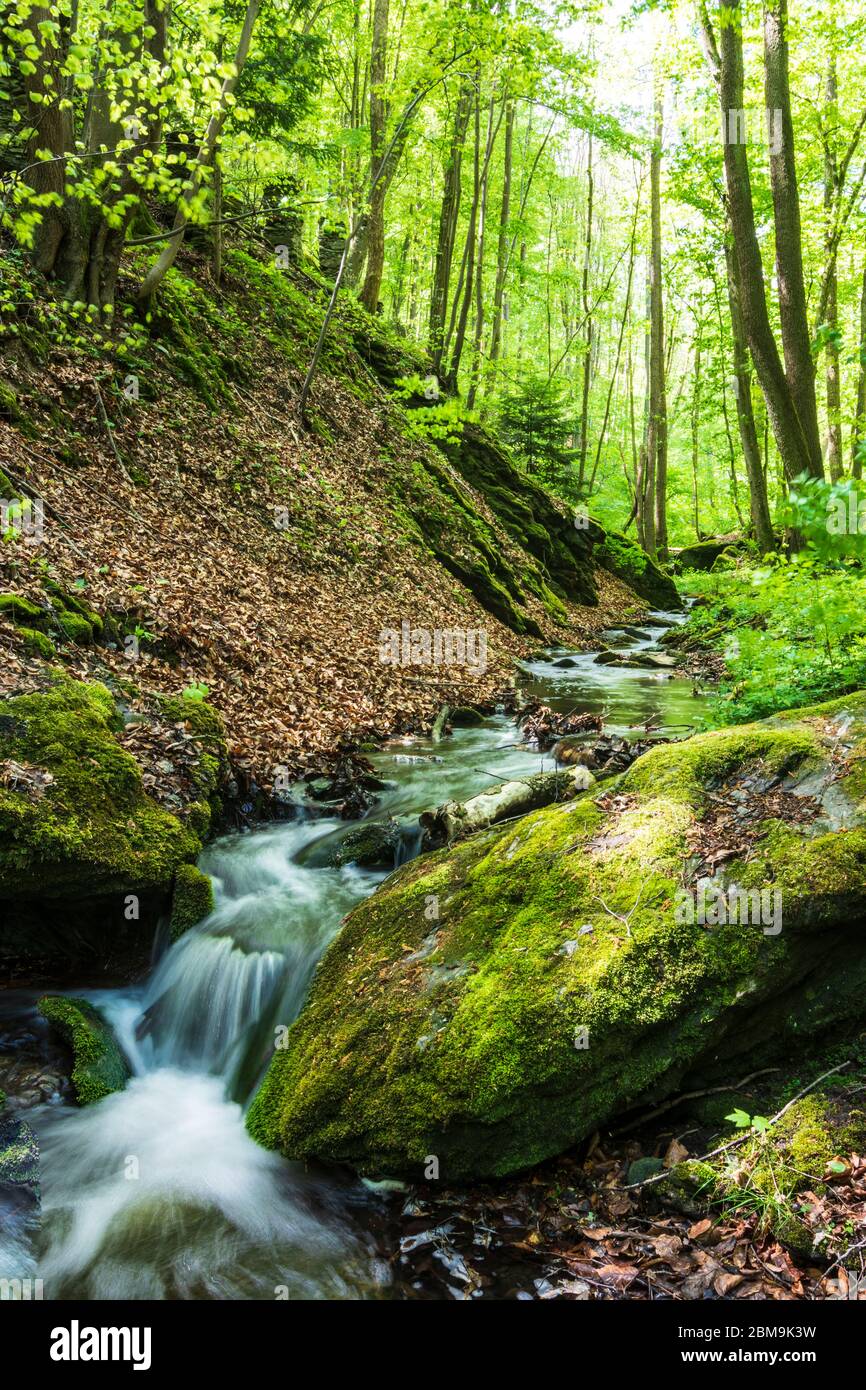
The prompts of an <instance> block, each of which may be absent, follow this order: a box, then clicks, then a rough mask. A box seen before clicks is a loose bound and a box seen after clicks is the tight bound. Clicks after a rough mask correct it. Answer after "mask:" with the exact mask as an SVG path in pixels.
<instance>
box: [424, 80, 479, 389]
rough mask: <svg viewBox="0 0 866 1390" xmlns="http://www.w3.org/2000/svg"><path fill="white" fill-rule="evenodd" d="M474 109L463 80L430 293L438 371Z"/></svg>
mask: <svg viewBox="0 0 866 1390" xmlns="http://www.w3.org/2000/svg"><path fill="white" fill-rule="evenodd" d="M471 109H472V88H471V86H470V85H469V84H468V83H465V82H464V83H463V84H462V85H461V87H460V91H459V93H458V96H457V104H456V106H455V109H454V125H453V129H452V133H451V144H450V148H449V151H448V162H447V164H446V166H445V183H444V188H443V192H442V204H441V207H440V209H439V232H438V236H437V239H436V255H435V260H434V265H433V288H432V292H431V295H430V337H429V346H430V355H431V357H432V358H433V365H434V367H435V369H436V372H437V373H439V372H441V370H442V353H443V349H444V346H445V315H446V313H447V311H448V287H449V285H450V283H451V268H452V264H453V260H454V243H455V240H456V236H457V219H458V216H459V213H460V191H461V173H462V166H463V146H464V144H465V141H466V129H467V126H468V125H469V113H470V111H471Z"/></svg>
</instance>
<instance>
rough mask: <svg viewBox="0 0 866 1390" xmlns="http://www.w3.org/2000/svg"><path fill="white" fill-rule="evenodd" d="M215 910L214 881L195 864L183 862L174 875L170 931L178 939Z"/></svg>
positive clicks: (173, 939) (173, 938)
mask: <svg viewBox="0 0 866 1390" xmlns="http://www.w3.org/2000/svg"><path fill="white" fill-rule="evenodd" d="M213 910H214V892H213V883H212V882H211V880H210V877H209V876H208V874H203V873H202V872H201V870H200V869H197V868H196V866H195V864H181V866H180V868H179V869H178V870H177V873H176V874H175V876H174V892H173V894H172V899H171V921H170V924H169V932H170V935H171V939H172V941H177V940H178V939H179V937H181V936H183V934H184V932H188V931H189V929H190V927H195V926H198V924H199V922H202V921H204V919H205V917H209V916H210V914H211V913H212V912H213Z"/></svg>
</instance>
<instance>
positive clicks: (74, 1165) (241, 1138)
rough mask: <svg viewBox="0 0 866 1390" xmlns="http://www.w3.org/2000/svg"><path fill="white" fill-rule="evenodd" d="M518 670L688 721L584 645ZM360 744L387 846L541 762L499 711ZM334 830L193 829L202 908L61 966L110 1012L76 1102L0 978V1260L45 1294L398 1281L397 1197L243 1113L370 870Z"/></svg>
mask: <svg viewBox="0 0 866 1390" xmlns="http://www.w3.org/2000/svg"><path fill="white" fill-rule="evenodd" d="M677 616H678V615H661V622H662V623H670V622H673V621H676V620H677ZM661 630H662V628H661V627H660V626H659V627H656V628H647V629H646V635H644V636H640V635H634V634H632V635H629V634H626V633H623V632H619V633H612V634H609V640H610V645H612V646H616V647H621V648H622V649H623V651H624V652H629V651H632V652H633V651H635V650H642V649H647V648H649V647H650V646H651V645H652V643H653V641H654V637H657V636H658V635H659V633H660V632H661ZM521 688H522V689H523V690H524V692H525V693H526V694H527V695H529V696H531V697H536V698H541V699H543V700H544V702H545V703H547V704H549V705H550V706H551V707H552V708H554V709H555V710H557V711H559V712H567V711H571V710H581V711H591V712H595V713H599V714H603V715H604V718H605V724H606V728H607V729H608V731H610V732H613V733H618V734H625V735H628V733H629V731H639V732H641V733H642V732H643V731H644V729H645V727H646V726H652V727H653V728H657V729H658V730H659V731H660V732H661V731H664V730H668V731H669V732H670V733H671V735H672V736H676V737H679V736H684V735H686V734H687V733H688V732H689V731H690V730H692V729H694V728H695V727H696V726H698V725H699V723H700V720H701V708H702V706H701V700H700V698H699V697H697V696H695V694H694V693H693V691H692V686H691V682H687V681H683V680H680V679H677V678H672V677H671V675H670V674H669V673H667V672H661V671H652V670H647V669H641V668H639V667H629V668H623V667H620V666H614V665H603V664H598V663H596V662H595V659H594V654H592V653H583V654H578V653H570V652H565V651H550V652H546V653H538V654H536V657H535V659H533V660H532V661H530V662H529V663H527V664H526V666H525V668H524V672H523V675H522V677H521ZM373 761H374V763H375V764H376V768H377V772H378V773H379V775H380V777H381V778H382V779H383V781H384V782H385V784H386V785H385V788H384V790H383V791H382V792H381V795H380V799H379V802H378V804H377V805H376V806H375V807H374V808H373V810H372V811H371V812H370V816H369V819H371V820H376V821H387V820H388V818H393V819H394V821H396V825H397V831H398V833H397V835H396V838H395V842H394V843H395V851H394V853H395V861H400V860H404V859H406V858H408V857H411V856H412V855H413V854H414V853H415V852H416V851H417V848H418V844H419V840H420V835H419V833H418V831H417V817H418V815H419V813H420V812H421V811H423V810H425V809H428V808H430V807H432V806H436V805H437V804H439V803H441V802H443V801H445V800H447V799H465V798H467V797H469V796H472V795H475V794H477V793H478V792H480V791H482V790H484V789H485V788H488V787H490V786H493V785H495V784H496V783H497V782H501V781H507V780H509V779H512V778H522V777H526V776H528V775H529V774H531V773H535V772H538V771H539V769H540V768H541V767H544V768H546V769H549V768H552V766H553V761H552V757H551V754H550V753H539V752H537V751H534V750H533V749H532V748H531V747H530V746H527V745H526V744H524V743H522V742H521V741H520V735H519V731H518V730H517V729H516V726H515V724H514V721H513V718H512V717H510V716H508V715H507V714H505V713H504V712H502V713H499V714H494V715H491V716H488V717H484V718H482V719H480V720H479V721H478V722H476V723H474V724H472V725H471V726H467V727H457V728H455V730H454V732H453V733H452V734H449V735H446V736H445V737H443V738H441V739H439V740H438V741H435V742H434V741H433V740H418V739H416V740H409V739H406V740H400V741H397V742H394V743H393V744H391V745H389V746H386V747H385V748H383V749H382V750H380V751H379V752H377V753H376V754H374V755H373ZM353 829H355V830H357V826H354V827H353V826H352V825H351V824H349V825H347V823H346V822H338V821H335V820H331V819H328V818H327V817H321V818H318V819H298V820H294V821H291V822H285V823H280V824H273V825H269V826H265V827H263V828H261V829H259V830H257V831H254V832H251V833H246V834H243V835H231V836H227V837H224V838H222V839H221V840H218V841H216V842H214V843H213V844H212V845H211V846H210V847H209V848H208V849H207V850H206V851H205V853H204V855H203V856H202V858H201V861H200V867H201V868H203V869H204V870H206V871H207V872H208V873H209V874H210V875H211V876H212V878H213V881H214V886H215V890H216V906H215V909H214V911H213V912H212V913H211V914H210V915H209V916H208V917H207V918H206V919H205V920H204V921H203V922H202V923H200V924H199V925H198V926H195V927H193V928H191V929H190V930H189V931H187V932H186V933H185V934H184V935H182V936H181V937H180V939H178V940H177V941H175V942H174V944H172V945H171V946H170V948H168V949H165V946H163V948H162V952H161V954H159V953H158V954H157V958H156V959H155V963H154V966H153V969H152V971H151V972H150V974H149V975H148V976H147V978H145V979H144V980H142V981H140V982H139V983H136V984H133V985H129V984H124V985H123V986H120V987H118V988H113V989H105V988H99V989H94V988H91V987H90V986H91V985H92V983H93V982H92V980H88V979H86V978H83V979H80V980H78V979H76V980H74V981H70V982H69V988H68V989H67V990H66V991H65V992H66V993H68V994H69V995H70V996H77V997H80V998H83V999H85V1000H86V1001H88V1003H89V1004H90V1005H93V1006H95V1007H96V1008H97V1009H99V1010H100V1011H101V1014H102V1016H103V1017H104V1018H105V1019H106V1020H107V1021H108V1022H109V1023H110V1025H111V1027H112V1029H113V1031H114V1034H115V1036H116V1038H117V1039H118V1041H119V1044H120V1047H121V1049H122V1051H123V1053H124V1054H125V1057H126V1059H127V1061H128V1063H129V1067H130V1069H131V1077H130V1079H129V1080H128V1082H127V1084H126V1085H125V1087H124V1088H123V1089H121V1090H118V1091H116V1092H113V1093H111V1094H108V1095H106V1096H104V1098H102V1099H100V1100H98V1102H97V1103H95V1104H89V1105H76V1104H75V1103H74V1097H73V1093H72V1090H71V1088H70V1086H69V1084H68V1082H67V1081H66V1079H65V1076H64V1068H63V1065H62V1055H63V1054H62V1050H59V1045H58V1040H57V1037H56V1035H54V1036H52V1035H51V1034H50V1033H49V1028H48V1023H47V1022H46V1020H45V1018H43V1017H42V1016H41V1015H40V1013H39V1012H38V1011H37V1000H38V997H39V996H38V994H37V992H36V991H29V990H27V989H19V990H16V991H15V992H14V993H12V992H7V993H0V1088H2V1089H3V1090H5V1091H6V1092H7V1096H8V1099H7V1101H6V1106H5V1110H4V1114H5V1116H6V1117H7V1118H9V1117H10V1116H11V1117H12V1118H13V1119H14V1120H16V1121H21V1122H22V1123H24V1124H25V1125H26V1126H27V1130H26V1133H27V1134H29V1135H30V1141H31V1142H32V1146H33V1151H34V1153H35V1150H36V1148H38V1151H39V1177H38V1193H37V1188H36V1185H35V1184H34V1183H33V1182H32V1181H31V1182H30V1183H29V1184H23V1185H21V1187H20V1189H19V1190H18V1191H17V1192H13V1191H12V1188H11V1187H10V1186H9V1185H8V1184H7V1185H3V1184H0V1204H4V1205H3V1206H2V1209H0V1216H2V1218H3V1220H2V1222H0V1276H2V1277H5V1278H8V1279H14V1278H22V1279H23V1278H27V1277H37V1278H41V1279H42V1280H43V1283H44V1296H45V1297H46V1298H84V1299H122V1298H181V1299H186V1298H192V1299H208V1298H213V1299H221V1298H258V1299H273V1298H282V1297H288V1298H297V1297H305V1298H310V1297H313V1298H315V1297H318V1298H325V1299H334V1298H368V1297H372V1298H388V1297H394V1296H398V1297H399V1296H402V1295H404V1294H409V1295H410V1296H417V1288H411V1287H410V1283H409V1274H408V1266H407V1267H406V1272H405V1274H404V1272H403V1267H402V1266H401V1262H400V1259H399V1258H396V1259H395V1258H394V1257H395V1241H394V1236H395V1231H396V1230H397V1222H398V1214H399V1212H400V1210H401V1208H402V1205H403V1203H404V1201H405V1200H406V1199H405V1194H404V1195H400V1193H399V1191H395V1190H393V1189H392V1188H391V1187H390V1186H389V1185H387V1184H386V1185H384V1186H381V1185H379V1186H377V1185H375V1184H371V1183H361V1182H360V1181H358V1180H357V1179H354V1178H351V1177H350V1176H348V1175H347V1174H346V1173H345V1172H343V1171H342V1170H334V1169H325V1168H321V1169H316V1168H315V1166H304V1165H302V1164H300V1163H292V1162H288V1161H286V1160H285V1159H283V1158H282V1157H280V1156H279V1155H278V1154H276V1153H273V1152H269V1151H267V1150H265V1149H263V1148H260V1147H259V1146H258V1145H257V1144H256V1143H255V1142H254V1141H253V1140H252V1139H251V1138H250V1137H249V1135H248V1133H247V1131H246V1129H245V1112H246V1109H247V1107H248V1105H249V1102H250V1099H251V1097H252V1095H253V1093H254V1091H255V1089H256V1087H257V1085H258V1084H259V1082H260V1080H261V1077H262V1075H263V1072H264V1070H265V1067H266V1064H267V1062H268V1060H269V1058H270V1057H271V1056H272V1055H273V1049H274V1046H275V1045H276V1046H277V1047H279V1046H280V1040H281V1036H282V1035H283V1034H284V1033H285V1031H286V1029H287V1028H288V1026H289V1025H290V1024H291V1022H292V1020H293V1019H294V1018H295V1017H296V1015H297V1013H298V1011H299V1009H300V1008H301V1005H302V1003H303V999H304V995H305V992H306V990H307V988H308V985H309V981H310V978H311V976H312V973H313V970H314V969H315V966H316V963H317V961H318V960H319V958H320V956H321V955H322V952H323V951H324V950H325V948H326V946H327V945H328V943H329V941H330V940H331V939H332V938H333V937H334V935H335V934H336V932H337V930H338V929H339V926H340V922H341V920H342V919H343V917H344V916H345V914H346V913H347V912H348V911H349V910H350V909H351V908H352V907H354V906H355V905H356V904H357V903H358V902H360V901H361V900H362V899H363V898H365V897H366V896H368V895H369V894H370V893H371V892H372V891H373V890H374V889H375V888H376V887H377V886H378V885H379V884H380V883H381V882H382V880H383V879H384V878H385V877H386V876H387V870H386V869H383V868H363V867H360V866H359V865H358V864H357V863H352V862H343V863H339V864H335V863H334V861H333V853H332V852H333V848H334V846H339V843H340V841H341V840H342V839H343V838H344V837H345V836H346V834H347V832H349V831H351V830H353ZM167 935H168V934H167V932H164V933H163V937H164V938H165V939H166V940H167ZM25 1189H26V1193H27V1194H29V1196H30V1197H31V1198H32V1200H29V1201H27V1200H24V1199H23V1196H22V1194H24V1193H25ZM531 1273H532V1272H531V1270H527V1271H526V1275H525V1285H524V1286H521V1283H520V1280H521V1277H522V1276H521V1275H520V1273H519V1272H518V1273H514V1272H513V1271H511V1270H510V1269H509V1270H508V1271H507V1273H506V1272H503V1279H504V1282H505V1285H506V1286H507V1287H508V1288H509V1289H514V1288H517V1289H518V1290H519V1289H520V1288H521V1287H524V1294H525V1295H526V1294H530V1295H531V1294H532V1290H533V1283H532V1277H531ZM412 1279H413V1281H414V1283H415V1284H417V1274H413V1275H412ZM422 1296H423V1294H422Z"/></svg>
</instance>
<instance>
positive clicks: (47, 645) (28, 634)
mask: <svg viewBox="0 0 866 1390" xmlns="http://www.w3.org/2000/svg"><path fill="white" fill-rule="evenodd" d="M18 635H19V637H20V638H21V640H22V642H23V643H24V647H25V650H26V651H29V652H32V653H33V655H34V656H41V657H44V658H45V660H46V661H50V660H51V659H52V657H54V656H56V655H57V652H56V649H55V646H54V643H53V642H52V641H51V638H50V637H46V636H45V633H44V632H37V631H36V629H35V628H33V627H22V628H19V629H18Z"/></svg>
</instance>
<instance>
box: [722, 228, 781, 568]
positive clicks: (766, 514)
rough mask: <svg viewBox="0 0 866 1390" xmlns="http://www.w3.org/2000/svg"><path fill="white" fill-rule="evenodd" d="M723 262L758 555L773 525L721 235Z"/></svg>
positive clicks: (736, 294)
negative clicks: (725, 270) (725, 273)
mask: <svg viewBox="0 0 866 1390" xmlns="http://www.w3.org/2000/svg"><path fill="white" fill-rule="evenodd" d="M725 264H726V266H727V272H728V273H727V281H728V307H729V310H730V315H731V337H732V338H733V344H734V382H735V383H736V394H737V424H738V426H739V430H740V443H741V444H742V447H743V459H744V460H745V464H746V476H747V477H748V479H749V511H750V513H751V517H752V525H753V527H754V530H755V539H756V540H757V542H758V545H759V546H760V548H761V554H762V555H767V554H769V553H770V551H772V550H775V548H776V538H775V536H774V535H773V525H772V522H771V520H770V504H769V501H768V499H767V479H766V475H765V473H764V468H763V464H762V460H761V448H760V445H759V443H758V431H757V427H756V425H755V412H754V408H753V406H752V372H751V366H750V363H749V347H748V344H747V342H746V330H745V327H744V325H743V315H742V310H741V308H740V291H739V287H738V285H737V278H736V277H737V266H736V258H735V256H734V250H733V247H732V246H731V242H730V239H729V238H728V237H726V238H725Z"/></svg>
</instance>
